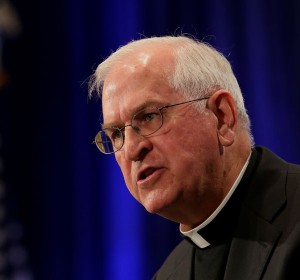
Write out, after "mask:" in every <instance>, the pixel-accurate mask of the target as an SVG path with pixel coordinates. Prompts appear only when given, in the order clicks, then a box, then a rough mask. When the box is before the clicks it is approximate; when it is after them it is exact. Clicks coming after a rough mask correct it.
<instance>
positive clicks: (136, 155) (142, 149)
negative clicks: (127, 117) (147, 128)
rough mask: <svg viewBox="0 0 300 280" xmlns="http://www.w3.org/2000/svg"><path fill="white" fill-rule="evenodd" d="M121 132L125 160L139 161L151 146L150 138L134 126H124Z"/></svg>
mask: <svg viewBox="0 0 300 280" xmlns="http://www.w3.org/2000/svg"><path fill="white" fill-rule="evenodd" d="M123 133H124V145H123V150H124V156H125V158H126V159H127V160H130V161H139V160H141V159H142V158H143V157H144V156H145V155H146V154H147V153H148V152H149V151H150V150H151V149H152V148H153V146H152V142H151V140H150V139H149V138H147V137H145V136H142V135H140V134H139V133H138V131H136V129H135V128H134V127H132V126H130V127H126V128H125V129H124V132H123Z"/></svg>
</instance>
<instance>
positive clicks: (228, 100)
mask: <svg viewBox="0 0 300 280" xmlns="http://www.w3.org/2000/svg"><path fill="white" fill-rule="evenodd" d="M207 106H208V108H209V109H210V110H211V111H212V112H213V114H214V115H215V116H216V119H217V129H218V137H219V142H220V144H221V145H223V146H225V147H226V146H230V145H232V144H233V142H234V137H235V134H236V129H237V110H236V103H235V101H234V99H233V97H232V96H231V95H230V93H229V92H228V91H226V90H223V89H221V90H218V91H216V92H215V93H214V94H213V95H212V96H211V97H210V98H209V100H208V102H207Z"/></svg>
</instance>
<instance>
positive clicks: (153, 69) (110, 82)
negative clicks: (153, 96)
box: [102, 47, 174, 101]
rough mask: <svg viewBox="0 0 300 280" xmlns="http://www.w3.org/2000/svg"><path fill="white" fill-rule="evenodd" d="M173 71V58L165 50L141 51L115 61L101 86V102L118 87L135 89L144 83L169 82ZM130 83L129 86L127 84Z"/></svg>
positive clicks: (151, 49) (146, 84)
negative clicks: (125, 86)
mask: <svg viewBox="0 0 300 280" xmlns="http://www.w3.org/2000/svg"><path fill="white" fill-rule="evenodd" d="M173 70H174V58H173V55H172V54H171V52H170V50H169V49H167V48H164V47H163V48H158V49H153V47H152V48H150V49H145V48H144V49H141V50H139V51H138V52H131V53H129V54H128V55H126V56H124V57H122V58H121V59H119V60H117V61H116V62H115V63H114V64H113V65H112V67H111V68H110V70H109V71H108V73H107V75H106V78H105V80H104V85H103V92H102V95H103V100H105V101H106V100H108V99H110V98H111V96H112V93H113V92H115V91H116V90H117V88H118V87H121V86H124V85H127V86H128V87H135V86H136V85H137V84H140V83H141V81H143V83H144V87H147V86H148V85H149V83H153V82H156V83H158V84H159V83H162V81H169V77H170V76H171V74H172V71H173ZM129 82H130V84H129Z"/></svg>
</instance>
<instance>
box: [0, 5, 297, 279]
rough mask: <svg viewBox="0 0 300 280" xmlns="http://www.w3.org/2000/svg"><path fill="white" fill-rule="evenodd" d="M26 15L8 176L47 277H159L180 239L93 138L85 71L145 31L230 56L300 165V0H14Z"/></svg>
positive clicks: (12, 59)
mask: <svg viewBox="0 0 300 280" xmlns="http://www.w3.org/2000/svg"><path fill="white" fill-rule="evenodd" d="M12 3H13V4H14V5H15V8H16V9H17V11H18V14H19V16H20V20H21V22H22V26H23V31H22V33H21V35H20V36H19V37H18V38H16V39H14V40H10V41H9V42H8V43H7V45H8V46H9V48H7V50H6V59H7V60H8V61H9V63H8V66H7V67H8V68H9V71H10V73H11V77H12V78H11V82H10V85H9V87H8V89H6V93H5V98H4V99H3V100H4V101H3V103H2V106H1V107H2V108H1V109H2V110H3V111H2V114H3V115H5V125H4V129H5V133H4V135H5V137H4V141H5V143H4V144H5V147H6V154H7V169H8V177H9V182H10V183H11V185H12V186H13V189H14V190H15V194H16V201H17V204H18V209H19V212H18V213H19V217H20V221H21V222H22V223H23V224H24V229H25V243H26V246H27V248H28V252H29V255H30V257H31V265H32V269H33V272H34V274H35V278H36V279H37V280H67V279H70V280H83V279H84V280H94V279H110V280H111V279H113V280H118V279H122V280H124V279H130V280H141V279H150V278H151V276H152V275H153V273H154V272H155V271H156V270H157V269H158V267H159V266H160V264H161V263H162V261H163V260H164V259H165V257H166V256H167V255H168V253H169V252H170V250H171V249H172V248H173V247H174V245H175V244H176V243H178V242H179V240H180V239H181V238H180V236H179V232H178V225H177V224H174V223H172V222H169V221H167V220H164V219H162V218H160V217H157V216H154V215H150V214H148V213H147V212H146V211H145V210H144V209H143V208H142V206H140V205H139V204H138V203H137V202H136V201H135V200H134V199H133V198H132V197H131V196H130V194H129V193H128V191H127V189H126V187H125V185H124V183H123V179H122V176H121V173H120V171H119V169H118V167H117V166H116V163H115V161H114V157H113V156H104V155H101V154H100V153H99V152H98V151H97V149H96V147H95V146H94V145H92V144H91V142H92V140H93V138H94V135H95V134H96V132H97V131H98V129H99V118H100V108H101V104H100V102H99V101H98V102H96V101H95V100H92V101H90V100H88V98H87V79H88V77H89V76H90V75H91V74H92V72H93V70H94V69H95V68H96V66H97V64H98V63H100V62H101V61H102V59H103V58H105V57H106V56H108V55H109V54H110V53H111V51H112V50H115V49H116V48H117V47H119V46H120V45H123V44H125V43H127V42H128V41H130V40H132V39H136V38H140V37H142V36H147V37H149V36H152V35H170V34H181V33H189V34H192V35H194V36H195V37H197V38H198V39H203V40H205V41H207V42H209V43H210V44H212V45H213V46H215V47H216V48H217V49H219V50H220V51H221V52H222V53H224V54H225V55H226V56H227V57H228V59H229V60H230V62H231V63H232V66H233V69H234V72H235V73H236V76H237V78H238V80H239V82H240V86H241V88H242V91H243V93H244V97H245V102H246V107H247V108H248V111H249V114H250V117H251V120H252V129H253V134H254V137H255V141H256V144H257V145H264V146H267V147H269V148H271V149H272V150H273V151H275V152H276V153H277V154H278V155H280V156H282V157H283V158H284V159H286V160H288V161H291V162H294V163H300V146H299V143H300V126H299V119H300V118H299V115H300V114H299V112H300V90H299V79H300V75H299V65H300V52H299V50H300V17H299V14H300V1H298V0H285V1H283V0H282V1H279V0H272V1H268V0H265V1H261V0H253V1H248V0H245V1H240V0H231V1H222V0H206V1H205V0H202V1H201V0H198V1H196V0H194V1H192V0H184V1H183V0H149V1H147V0H145V1H140V0H127V1H126V0H109V1H104V0H59V1H58V0H52V1H37V0H33V1H30V3H29V2H28V1H23V0H15V1H12Z"/></svg>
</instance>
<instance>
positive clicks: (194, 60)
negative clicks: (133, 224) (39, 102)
mask: <svg viewBox="0 0 300 280" xmlns="http://www.w3.org/2000/svg"><path fill="white" fill-rule="evenodd" d="M94 92H97V93H98V94H99V95H100V94H102V111H103V121H104V122H103V124H102V128H101V131H100V132H98V134H97V135H96V138H95V143H96V145H97V147H98V148H99V150H100V151H101V152H103V153H105V154H114V155H115V158H116V160H117V163H118V164H119V166H120V168H121V170H122V173H123V176H124V179H125V182H126V185H127V188H128V190H129V191H130V193H131V194H132V195H133V196H134V197H135V199H136V200H137V201H138V202H140V203H141V204H142V205H143V206H144V207H145V208H146V210H147V211H149V212H150V213H155V214H158V215H160V216H162V217H165V218H166V219H169V220H172V221H174V222H176V223H179V224H180V232H181V234H182V236H183V237H184V240H183V241H182V242H181V243H180V244H179V245H178V246H177V247H176V248H175V249H174V251H173V252H172V253H171V254H170V256H169V257H168V258H167V260H166V261H165V263H164V264H163V265H162V267H161V268H160V269H159V270H158V272H157V273H156V275H155V276H154V278H153V279H158V280H161V279H180V280H182V279H230V280H241V279H243V280H245V279H249V280H250V279H251V280H254V279H272V280H274V279H296V278H297V277H300V272H299V265H298V264H297V263H298V261H299V257H300V254H299V246H300V227H299V222H300V209H299V206H298V205H299V201H300V191H299V190H300V166H296V165H292V164H289V163H286V162H285V161H283V160H282V159H280V158H279V157H277V156H276V155H275V154H274V153H272V152H271V151H270V150H268V149H267V148H264V147H254V144H253V139H252V135H251V131H250V121H249V117H248V114H247V111H246V109H245V106H244V101H243V96H242V94H241V90H240V88H239V85H238V82H237V80H236V78H235V76H234V74H233V72H232V69H231V66H230V64H229V62H228V61H227V59H226V58H225V57H224V56H223V55H222V54H220V53H219V52H218V51H216V50H215V49H214V48H212V47H211V46H209V45H208V44H205V43H201V42H198V41H196V40H195V39H191V38H187V37H185V36H178V37H171V36H166V37H153V38H145V39H141V40H137V41H134V42H131V43H129V44H127V45H126V46H123V47H121V48H120V49H118V50H117V51H116V52H115V53H113V54H112V55H111V56H109V57H108V58H107V59H106V60H105V61H104V62H102V63H101V64H100V65H99V66H98V67H97V70H96V71H95V73H94V75H93V77H92V79H91V81H90V95H92V94H93V93H94ZM296 262H297V263H296ZM295 274H296V275H297V277H296V278H293V277H295V276H294V275H295Z"/></svg>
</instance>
